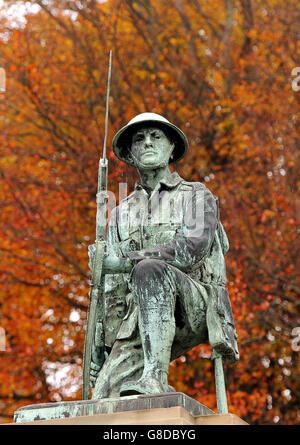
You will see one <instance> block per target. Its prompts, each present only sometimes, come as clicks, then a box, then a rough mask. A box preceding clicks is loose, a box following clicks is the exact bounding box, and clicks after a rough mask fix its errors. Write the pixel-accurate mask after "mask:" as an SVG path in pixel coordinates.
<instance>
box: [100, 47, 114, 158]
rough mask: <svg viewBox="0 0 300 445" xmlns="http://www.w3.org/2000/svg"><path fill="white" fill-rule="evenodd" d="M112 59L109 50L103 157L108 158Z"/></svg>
mask: <svg viewBox="0 0 300 445" xmlns="http://www.w3.org/2000/svg"><path fill="white" fill-rule="evenodd" d="M111 60H112V50H110V52H109V63H108V75H107V92H106V110H105V133H104V142H103V156H102V158H103V159H106V140H107V128H108V109H109V94H110V79H111Z"/></svg>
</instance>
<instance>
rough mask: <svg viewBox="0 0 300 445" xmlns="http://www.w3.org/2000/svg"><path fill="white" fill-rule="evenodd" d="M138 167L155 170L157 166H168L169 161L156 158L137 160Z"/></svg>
mask: <svg viewBox="0 0 300 445" xmlns="http://www.w3.org/2000/svg"><path fill="white" fill-rule="evenodd" d="M135 165H136V167H138V168H141V169H143V170H155V169H157V168H162V167H166V166H167V165H168V162H166V161H160V162H159V161H157V160H155V159H152V160H151V159H149V160H146V161H144V162H142V161H137V162H136V163H135Z"/></svg>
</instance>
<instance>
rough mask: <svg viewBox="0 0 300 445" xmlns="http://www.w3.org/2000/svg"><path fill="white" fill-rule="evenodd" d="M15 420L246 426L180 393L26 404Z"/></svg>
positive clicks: (241, 421) (34, 422)
mask: <svg viewBox="0 0 300 445" xmlns="http://www.w3.org/2000/svg"><path fill="white" fill-rule="evenodd" d="M14 422H15V424H19V425H24V424H27V425H29V424H36V425H38V424H42V425H247V423H246V422H244V421H243V420H242V419H240V418H239V417H237V416H235V415H234V414H216V413H214V412H213V411H212V410H211V409H209V408H207V407H206V406H205V405H202V403H200V402H197V401H196V400H194V399H192V398H191V397H189V396H187V395H186V394H184V393H180V392H174V393H164V394H154V395H149V394H148V395H135V396H127V397H118V398H109V399H99V400H78V401H75V402H56V403H44V404H37V405H27V406H24V407H22V408H20V409H18V410H17V411H16V412H15V414H14Z"/></svg>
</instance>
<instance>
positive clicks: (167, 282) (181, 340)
mask: <svg viewBox="0 0 300 445" xmlns="http://www.w3.org/2000/svg"><path fill="white" fill-rule="evenodd" d="M130 289H131V292H132V297H133V302H132V311H133V312H134V311H135V312H136V314H137V322H136V325H135V328H134V329H133V330H132V333H131V335H130V336H129V337H127V338H125V337H126V336H123V337H122V335H119V336H117V339H116V341H115V342H114V344H113V346H112V348H111V351H110V353H109V356H108V358H107V359H106V361H105V363H104V365H103V367H102V369H101V371H100V373H99V376H98V378H97V381H96V384H95V388H94V390H93V399H99V398H106V397H119V390H120V386H121V385H122V384H123V383H124V382H126V381H129V380H138V379H139V378H140V376H141V374H142V372H143V367H144V353H143V348H142V342H141V337H140V332H139V327H138V317H139V316H140V315H139V312H140V311H145V310H149V309H150V310H151V308H156V309H157V308H159V311H157V310H156V312H155V313H156V314H157V320H156V322H157V323H160V322H161V320H164V318H166V319H168V320H173V323H174V340H173V344H172V350H171V357H170V359H171V360H174V359H175V358H177V357H179V356H180V355H182V354H183V353H185V352H187V351H189V350H190V349H192V348H193V347H194V346H196V345H199V344H200V343H203V342H206V341H207V339H208V333H207V325H206V303H207V292H206V288H205V287H204V286H202V285H201V284H199V283H195V281H194V280H192V279H191V278H190V277H189V276H188V275H187V274H185V273H184V272H182V271H180V270H179V269H177V268H175V267H173V266H170V265H168V264H167V263H165V262H164V261H161V260H153V259H145V260H142V261H140V262H139V263H138V264H137V265H136V266H135V267H134V269H133V271H132V273H131V280H130ZM153 317H154V318H153ZM158 317H159V318H158ZM152 322H153V326H152V329H155V323H156V322H155V315H154V316H153V314H152Z"/></svg>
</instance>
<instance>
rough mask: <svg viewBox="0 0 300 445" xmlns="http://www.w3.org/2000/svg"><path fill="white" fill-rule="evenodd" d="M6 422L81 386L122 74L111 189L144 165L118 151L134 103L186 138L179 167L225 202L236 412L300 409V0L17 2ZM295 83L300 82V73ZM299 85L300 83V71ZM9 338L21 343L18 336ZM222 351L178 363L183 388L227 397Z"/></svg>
mask: <svg viewBox="0 0 300 445" xmlns="http://www.w3.org/2000/svg"><path fill="white" fill-rule="evenodd" d="M0 6H1V11H0V66H1V67H3V68H4V69H5V71H6V78H7V86H6V92H5V93H0V112H1V114H0V208H1V214H0V283H1V287H0V326H1V329H2V332H4V333H5V345H3V342H2V351H0V354H1V367H0V416H1V417H0V419H1V420H0V421H1V422H2V423H3V422H11V421H12V416H13V412H14V411H15V410H16V409H17V408H18V407H20V406H24V405H27V404H32V403H42V402H51V401H60V400H76V399H80V398H81V379H82V353H83V342H84V325H85V322H86V312H87V305H88V292H89V277H90V275H89V270H88V257H87V246H88V245H89V244H91V243H93V241H94V237H95V215H96V202H95V194H96V188H97V169H98V160H99V157H100V155H101V150H102V144H103V136H104V115H105V93H106V79H107V62H108V53H109V50H110V49H112V50H113V74H112V86H111V97H110V124H109V141H108V142H109V144H108V152H109V155H108V156H109V189H110V190H112V191H113V192H115V193H116V195H118V184H119V183H120V182H123V183H124V182H126V183H127V184H128V190H129V191H130V190H131V189H132V187H133V185H134V182H135V180H136V179H137V177H136V173H135V171H134V169H131V168H129V167H127V166H125V165H121V164H120V163H119V162H118V161H117V159H116V158H115V157H114V155H113V153H112V152H111V150H110V142H111V139H112V137H113V135H114V133H115V132H116V131H117V130H118V129H119V128H120V127H121V126H123V125H125V124H126V123H127V122H128V120H130V119H131V118H132V117H133V116H134V115H136V114H138V113H142V112H145V111H150V112H155V113H160V114H162V115H164V116H165V117H166V118H168V119H169V120H171V121H172V122H174V123H175V124H176V125H178V126H179V127H180V128H181V129H182V130H183V131H184V132H185V133H186V135H187V137H188V140H189V143H190V148H189V151H188V153H187V155H186V157H185V158H184V159H183V160H182V161H180V162H179V163H178V165H177V166H176V169H177V171H178V172H179V174H180V175H181V176H183V177H184V178H186V179H188V180H195V181H201V182H205V184H206V185H207V187H208V188H209V189H210V190H211V191H212V192H213V193H214V194H216V195H217V196H218V197H219V199H220V207H221V218H222V221H223V223H224V226H225V229H226V231H227V233H228V237H229V240H230V244H231V248H230V251H229V253H228V255H227V270H228V290H229V293H230V297H231V301H232V306H233V312H234V317H235V320H236V327H237V331H238V335H239V347H240V353H241V359H240V361H239V362H238V364H237V365H234V366H228V367H226V369H225V375H226V383H227V393H228V402H229V410H230V412H232V413H235V414H237V415H238V416H240V417H242V418H243V419H245V420H246V421H247V422H249V423H251V424H295V423H297V410H298V414H299V361H298V358H299V355H298V353H299V349H300V320H299V316H298V313H299V288H300V279H299V204H300V201H299V192H298V190H299V170H300V151H299V98H300V92H299V91H297V88H295V87H294V88H293V85H294V86H295V85H296V86H297V79H295V78H294V77H293V75H292V70H293V69H294V68H295V67H296V66H297V64H298V65H299V60H300V59H299V52H300V29H299V21H300V7H299V2H298V1H297V0H290V1H289V2H285V1H283V0H262V1H258V0H216V1H214V2H212V1H208V0H140V1H133V0H108V1H95V0H86V1H66V0H59V1H55V0H41V1H26V2H25V1H5V0H4V1H1V5H0ZM293 81H294V83H293ZM298 84H299V85H300V80H299V82H298ZM4 346H5V347H4ZM209 357H210V348H209V346H208V345H200V346H199V347H197V348H194V349H193V350H192V351H191V352H189V353H188V354H186V355H185V356H182V357H180V358H179V359H178V360H176V361H175V362H173V363H172V364H171V365H170V379H169V380H170V384H172V385H173V386H175V388H176V389H177V391H182V392H185V393H186V394H188V395H190V396H191V397H193V398H195V399H197V400H199V401H200V402H201V403H204V404H206V405H207V406H208V407H210V408H212V409H216V398H215V390H214V379H213V368H212V363H211V361H210V360H209Z"/></svg>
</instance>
